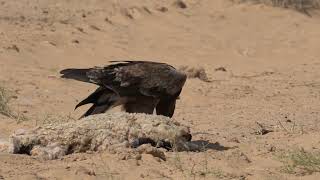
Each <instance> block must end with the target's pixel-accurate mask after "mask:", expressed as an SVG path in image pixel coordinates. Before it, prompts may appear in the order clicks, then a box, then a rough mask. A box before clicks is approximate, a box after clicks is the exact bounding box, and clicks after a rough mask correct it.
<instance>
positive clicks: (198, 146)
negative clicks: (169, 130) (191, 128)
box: [187, 140, 236, 151]
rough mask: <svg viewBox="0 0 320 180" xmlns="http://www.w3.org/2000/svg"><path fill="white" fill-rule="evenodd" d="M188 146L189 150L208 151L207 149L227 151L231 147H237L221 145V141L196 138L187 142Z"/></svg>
mask: <svg viewBox="0 0 320 180" xmlns="http://www.w3.org/2000/svg"><path fill="white" fill-rule="evenodd" d="M187 146H188V148H189V149H187V150H189V151H206V150H209V149H211V150H216V151H226V150H229V149H234V148H236V147H227V146H223V145H221V144H220V143H219V142H215V143H211V142H210V141H206V140H195V141H190V142H187Z"/></svg>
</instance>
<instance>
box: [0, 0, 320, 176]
mask: <svg viewBox="0 0 320 180" xmlns="http://www.w3.org/2000/svg"><path fill="white" fill-rule="evenodd" d="M319 20H320V16H319V15H317V13H316V12H315V13H314V16H312V17H308V16H306V15H304V14H301V13H298V12H294V11H291V10H287V9H280V8H274V7H268V6H264V5H250V4H235V3H231V2H229V1H226V0H215V1H212V0H187V1H186V7H183V6H179V5H177V4H176V3H175V1H174V0H165V1H157V0H136V1H131V0H122V1H118V0H92V1H85V0H55V1H51V0H41V1H40V0H1V1H0V40H1V41H0V81H1V84H2V85H3V86H5V87H7V88H8V89H10V90H11V92H14V94H15V98H14V99H13V100H12V101H11V103H10V106H11V107H12V108H13V109H15V110H16V111H19V112H22V113H23V114H24V115H25V116H26V117H27V118H28V119H27V120H24V121H22V122H19V123H18V122H17V120H15V119H11V118H8V117H5V116H1V115H0V141H6V140H7V139H8V136H9V135H10V134H11V133H12V131H13V130H15V129H18V128H21V127H23V128H31V127H34V126H36V125H39V124H40V125H41V123H45V122H47V121H56V120H57V121H58V120H61V121H63V120H65V119H68V118H70V117H71V118H78V117H79V116H80V115H81V114H82V113H83V112H84V111H85V110H86V108H88V106H86V107H84V108H81V109H79V110H77V111H73V108H74V106H75V104H76V103H77V102H78V101H79V100H81V99H82V98H84V97H86V96H87V95H88V93H89V92H91V91H93V90H94V89H95V86H94V85H90V84H85V83H81V82H76V81H71V80H62V79H60V78H59V74H58V72H59V70H61V69H63V68H68V67H91V66H95V65H105V64H108V61H109V60H127V59H133V60H153V61H161V62H167V63H170V64H172V65H174V66H176V67H179V66H183V65H187V66H189V67H204V68H205V70H206V72H207V74H208V76H209V78H210V79H211V80H212V82H204V81H201V80H199V79H188V81H187V83H186V86H185V88H184V89H183V92H182V95H181V99H180V100H179V102H178V104H177V109H176V113H175V118H176V119H178V120H179V121H180V122H181V123H183V124H185V125H188V126H190V127H191V129H192V133H193V137H194V139H203V140H208V141H210V142H212V143H215V142H218V143H219V144H220V145H221V148H216V149H210V150H208V151H206V152H201V153H196V152H180V153H176V152H171V153H170V152H168V153H167V157H168V158H167V161H159V160H157V159H155V158H153V157H151V156H149V155H144V156H143V158H142V160H139V161H137V160H119V158H118V157H117V156H115V155H113V154H110V153H93V154H74V155H69V156H66V157H65V158H63V159H59V160H52V161H44V160H39V159H36V158H32V157H29V156H26V155H8V154H5V153H1V154H0V179H238V180H244V179H250V180H256V179H263V180H271V179H272V180H274V179H320V173H317V172H315V173H312V174H301V173H300V174H299V173H294V174H290V173H288V172H286V171H284V170H283V169H284V166H285V164H284V163H283V162H282V161H281V160H280V158H279V154H282V153H286V152H291V151H293V150H295V149H299V148H304V149H305V150H306V151H308V152H317V151H318V150H319V148H320V141H319V138H320V134H319V130H320V126H319V117H320V114H319V110H320V81H319V80H320V72H319V68H320V59H319V57H320V51H319V44H320V24H319ZM220 67H224V68H225V69H226V71H221V68H220ZM219 68H220V69H219ZM66 117H68V118H66ZM258 124H261V126H263V128H265V129H268V130H272V132H269V133H267V134H264V135H261V134H259V130H261V128H260V127H259V125H258Z"/></svg>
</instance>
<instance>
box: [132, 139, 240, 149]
mask: <svg viewBox="0 0 320 180" xmlns="http://www.w3.org/2000/svg"><path fill="white" fill-rule="evenodd" d="M142 144H151V145H152V146H154V147H158V148H165V149H167V150H168V151H191V152H203V151H206V150H209V149H212V150H216V151H225V150H228V149H234V148H237V147H226V146H223V145H220V143H218V142H215V143H211V142H209V141H206V140H195V141H187V142H180V143H176V144H175V145H173V144H171V143H170V142H166V141H159V142H155V141H153V140H152V139H150V138H138V139H136V140H134V141H133V142H132V143H131V147H133V148H137V147H139V146H141V145H142Z"/></svg>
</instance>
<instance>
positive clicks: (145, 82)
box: [60, 61, 187, 117]
mask: <svg viewBox="0 0 320 180" xmlns="http://www.w3.org/2000/svg"><path fill="white" fill-rule="evenodd" d="M110 62H112V63H115V64H111V65H108V66H104V67H97V66H96V67H93V68H88V69H64V70H62V71H60V73H61V74H62V76H61V77H62V78H67V79H74V80H79V81H83V82H89V83H94V84H96V85H98V86H99V87H98V88H97V89H96V90H95V91H94V92H93V93H92V94H90V95H89V96H88V97H87V98H86V99H84V100H83V101H81V102H80V103H79V104H77V105H76V107H75V109H76V108H78V107H80V106H82V105H85V104H89V103H92V104H93V105H92V106H91V107H90V108H89V110H88V111H87V112H86V113H85V114H84V115H83V116H82V117H86V116H89V115H92V114H99V113H104V112H106V111H107V110H108V109H110V108H112V107H115V106H119V105H123V107H124V110H125V111H126V112H128V113H146V114H153V111H154V109H156V114H157V115H164V116H167V117H172V116H173V114H174V110H175V105H176V100H177V99H178V98H179V95H180V93H181V91H182V88H183V86H184V84H185V82H186V79H187V76H186V74H184V73H182V72H179V71H178V70H176V69H175V68H174V67H173V66H171V65H168V64H166V63H159V62H150V61H110Z"/></svg>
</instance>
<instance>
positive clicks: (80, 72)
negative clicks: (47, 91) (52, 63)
mask: <svg viewBox="0 0 320 180" xmlns="http://www.w3.org/2000/svg"><path fill="white" fill-rule="evenodd" d="M89 71H90V69H64V70H62V71H60V74H62V76H61V77H62V78H66V79H74V80H78V81H83V82H90V79H89V78H88V76H87V72H89Z"/></svg>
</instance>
